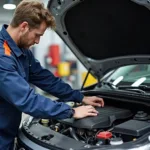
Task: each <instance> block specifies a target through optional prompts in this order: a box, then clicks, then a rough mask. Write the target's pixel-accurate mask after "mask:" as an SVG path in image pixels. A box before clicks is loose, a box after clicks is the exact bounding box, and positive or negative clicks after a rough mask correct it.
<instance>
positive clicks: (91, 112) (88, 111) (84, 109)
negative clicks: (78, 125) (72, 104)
mask: <svg viewBox="0 0 150 150" xmlns="http://www.w3.org/2000/svg"><path fill="white" fill-rule="evenodd" d="M73 109H74V110H75V113H74V115H73V118H75V119H81V118H84V117H87V116H97V114H98V111H97V110H96V109H95V108H94V107H93V106H90V105H86V106H79V107H76V108H73Z"/></svg>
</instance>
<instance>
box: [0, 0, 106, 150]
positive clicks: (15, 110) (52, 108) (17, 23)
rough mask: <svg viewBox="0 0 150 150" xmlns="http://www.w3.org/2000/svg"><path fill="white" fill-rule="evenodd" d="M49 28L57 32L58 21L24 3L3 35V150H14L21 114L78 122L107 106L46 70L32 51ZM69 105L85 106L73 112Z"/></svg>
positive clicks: (0, 93) (0, 79)
mask: <svg viewBox="0 0 150 150" xmlns="http://www.w3.org/2000/svg"><path fill="white" fill-rule="evenodd" d="M47 28H51V29H54V28H55V19H54V17H53V16H52V15H51V14H50V12H49V11H48V10H47V9H46V8H44V4H43V3H41V2H39V1H36V0H23V1H21V2H20V3H19V5H18V6H17V8H16V10H15V12H14V16H13V19H12V21H11V22H10V24H9V25H3V27H2V30H1V31H0V150H12V149H13V147H14V138H15V137H16V135H17V133H18V129H19V125H20V121H21V115H22V112H24V113H26V114H29V115H31V116H34V117H38V118H47V119H48V118H55V119H64V118H69V117H74V118H76V119H79V118H83V117H86V116H96V115H97V114H98V112H97V111H96V109H95V108H94V106H101V107H103V106H104V101H103V99H102V98H99V97H95V96H91V97H86V96H83V95H82V94H81V93H80V91H78V90H73V89H72V88H71V87H70V86H69V85H68V84H66V83H64V82H63V81H62V80H61V79H60V78H57V77H55V76H54V75H53V74H52V73H51V72H50V71H48V70H46V69H44V68H43V67H42V66H41V65H40V63H39V62H38V61H37V60H36V59H35V58H34V56H33V54H32V52H31V51H30V50H29V48H30V46H31V45H34V44H38V43H39V41H40V37H41V36H42V35H43V34H44V32H45V30H46V29H47ZM29 83H31V84H33V85H35V86H37V87H39V88H41V89H42V90H44V91H46V92H48V93H50V94H52V95H54V96H56V97H58V98H59V100H58V101H52V100H51V99H49V98H46V97H44V96H42V95H39V94H36V93H35V91H34V89H33V88H32V87H31V86H30V84H29ZM67 101H74V102H79V103H80V102H82V103H84V104H86V105H83V106H79V107H76V108H73V109H72V108H71V107H70V106H69V105H67V104H65V102H67Z"/></svg>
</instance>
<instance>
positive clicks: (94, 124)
mask: <svg viewBox="0 0 150 150" xmlns="http://www.w3.org/2000/svg"><path fill="white" fill-rule="evenodd" d="M96 110H97V111H98V112H99V114H98V116H96V117H86V118H83V119H73V118H70V119H64V120H60V122H62V123H64V124H68V125H70V126H72V127H76V128H84V129H96V128H108V127H110V126H111V125H112V123H113V122H114V121H115V120H118V119H127V118H129V117H130V116H132V113H131V111H130V110H128V109H121V108H116V107H110V106H105V107H103V108H100V107H97V108H96Z"/></svg>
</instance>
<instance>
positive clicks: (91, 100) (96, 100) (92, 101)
mask: <svg viewBox="0 0 150 150" xmlns="http://www.w3.org/2000/svg"><path fill="white" fill-rule="evenodd" d="M82 102H83V103H84V104H87V105H92V106H98V107H104V100H103V99H102V98H100V97H97V96H84V98H83V100H82Z"/></svg>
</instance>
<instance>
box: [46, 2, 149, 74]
mask: <svg viewBox="0 0 150 150" xmlns="http://www.w3.org/2000/svg"><path fill="white" fill-rule="evenodd" d="M149 8H150V1H149V0H107V1H101V0H50V1H49V4H48V9H49V10H50V12H51V13H52V14H53V15H54V17H55V19H56V32H57V33H58V34H59V36H60V37H61V38H62V39H63V40H64V42H65V43H66V44H67V45H68V46H69V48H70V49H71V51H72V52H73V53H74V54H75V55H76V56H77V57H78V59H79V60H80V61H81V63H82V64H83V65H84V66H85V67H86V68H87V69H91V73H92V74H93V75H95V76H96V77H101V76H103V75H104V74H105V73H107V72H108V71H110V70H112V69H115V68H118V67H120V66H125V65H131V64H149V63H150V9H149Z"/></svg>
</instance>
